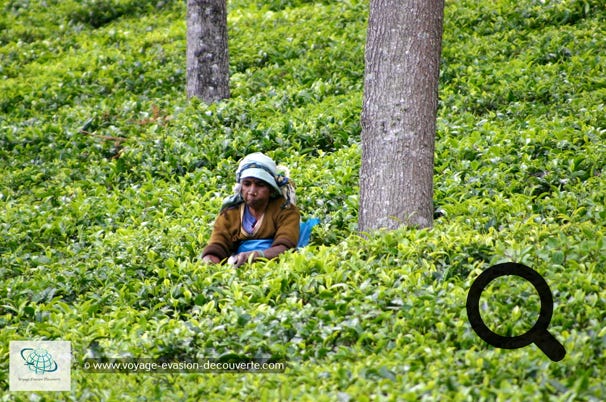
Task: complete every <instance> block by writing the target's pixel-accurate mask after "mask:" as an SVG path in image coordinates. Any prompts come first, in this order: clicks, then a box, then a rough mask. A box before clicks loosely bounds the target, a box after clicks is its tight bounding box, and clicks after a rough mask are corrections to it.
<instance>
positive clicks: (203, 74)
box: [187, 0, 229, 103]
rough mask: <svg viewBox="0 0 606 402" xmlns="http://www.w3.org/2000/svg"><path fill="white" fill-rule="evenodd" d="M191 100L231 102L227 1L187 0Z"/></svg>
mask: <svg viewBox="0 0 606 402" xmlns="http://www.w3.org/2000/svg"><path fill="white" fill-rule="evenodd" d="M187 96H188V97H189V98H191V97H192V96H197V97H199V98H200V99H202V100H203V101H204V102H207V103H211V102H214V101H217V100H220V99H225V98H229V51H228V45H227V4H226V0H187Z"/></svg>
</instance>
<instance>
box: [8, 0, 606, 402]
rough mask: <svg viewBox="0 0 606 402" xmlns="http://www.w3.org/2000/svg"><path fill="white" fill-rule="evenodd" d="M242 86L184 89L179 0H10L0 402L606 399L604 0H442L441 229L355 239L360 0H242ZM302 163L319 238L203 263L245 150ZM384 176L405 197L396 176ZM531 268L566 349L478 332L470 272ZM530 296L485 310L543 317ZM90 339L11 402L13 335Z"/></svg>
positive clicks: (232, 39)
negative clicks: (547, 295)
mask: <svg viewBox="0 0 606 402" xmlns="http://www.w3.org/2000/svg"><path fill="white" fill-rule="evenodd" d="M228 6H229V17H228V24H229V46H230V72H231V82H230V84H231V90H232V97H231V98H230V99H228V100H225V101H222V102H219V103H216V104H213V105H206V104H203V103H201V102H199V101H197V100H187V99H186V97H185V90H184V86H185V48H186V43H185V11H186V10H185V4H184V2H177V1H172V0H163V1H129V0H90V1H85V2H76V1H71V0H70V1H58V0H44V1H42V0H7V1H3V2H1V3H0V10H1V11H0V77H1V78H2V79H1V80H0V168H1V171H2V172H3V173H2V175H0V204H1V209H2V213H1V214H0V229H1V230H0V278H1V280H2V284H3V285H2V287H0V300H1V303H0V327H2V331H1V332H0V340H1V342H0V356H1V357H2V358H1V359H0V389H1V390H2V397H1V400H3V401H26V400H27V401H46V400H49V401H51V400H52V401H55V400H73V401H98V400H104V401H105V400H107V401H118V400H120V401H128V400H226V401H227V400H315V401H329V400H330V401H333V400H338V401H353V400H359V401H365V400H525V401H526V400H530V401H533V400H537V401H538V400H540V401H544V400H585V401H599V400H604V399H605V398H606V386H605V385H604V381H603V379H604V377H606V372H605V367H606V352H605V350H606V329H605V327H604V322H606V313H605V311H606V293H605V290H604V289H605V288H606V274H605V272H604V267H605V265H606V230H605V229H604V222H605V219H606V210H605V204H606V200H605V198H606V183H605V179H604V177H605V171H604V165H605V162H606V146H605V144H606V118H605V116H606V113H605V111H606V110H605V106H604V99H606V78H605V77H606V71H605V68H606V64H605V63H604V57H603V52H604V50H605V49H606V39H605V38H606V35H605V34H606V32H605V28H604V27H605V26H606V24H605V22H606V21H605V20H606V7H605V6H604V4H603V2H602V1H599V0H583V1H581V0H546V1H535V0H521V1H512V0H499V1H475V0H474V1H472V0H461V1H447V2H446V9H445V27H444V38H443V54H442V65H441V77H440V104H439V111H438V112H439V113H438V132H437V138H436V153H435V176H434V187H435V194H434V203H435V207H436V220H435V225H434V227H433V228H432V229H425V230H417V229H414V228H401V229H399V230H395V231H391V232H378V233H375V234H367V235H365V236H361V235H360V234H359V233H358V232H357V208H358V187H357V186H358V169H359V165H360V148H361V147H360V131H361V128H360V124H359V116H360V112H361V103H362V91H363V73H364V65H363V63H364V42H365V32H366V20H367V16H368V15H367V14H368V3H367V2H364V1H358V0H344V1H329V0H326V1H321V2H312V1H286V0H283V1H282V0H280V1H277V0H276V1H270V2H259V1H257V2H244V1H240V0H234V1H230V2H229V4H228ZM252 151H263V152H266V153H268V154H270V155H271V156H273V157H274V158H275V159H276V160H278V162H280V163H282V164H285V165H288V166H289V167H290V169H291V173H292V176H293V178H294V180H295V182H296V184H297V191H298V199H299V205H300V207H301V210H302V214H303V216H304V217H306V218H307V217H312V216H313V217H318V218H320V219H321V224H320V225H319V226H318V227H316V228H315V229H314V232H313V236H312V243H311V245H310V246H308V247H306V248H304V249H302V250H300V251H299V252H296V253H295V252H289V253H287V254H285V255H283V256H281V257H280V258H279V259H277V260H274V261H271V262H268V263H257V264H254V265H252V266H246V267H243V268H242V269H239V270H237V271H234V270H233V269H231V268H229V267H226V266H206V265H203V264H201V263H200V261H199V258H198V257H199V254H200V252H201V250H202V248H203V247H204V245H205V243H206V241H207V240H208V237H209V235H210V232H211V229H212V223H213V221H214V218H215V216H216V213H217V210H218V208H219V206H220V203H221V199H222V198H223V197H224V196H226V195H228V194H229V193H230V191H231V188H232V185H233V181H234V170H235V167H236V164H237V161H238V160H239V159H240V158H241V157H242V156H244V155H246V154H247V153H249V152H252ZM386 185H388V184H386ZM506 261H517V262H520V263H524V264H527V265H528V266H531V267H532V268H534V269H535V270H537V271H538V272H539V273H540V274H541V275H542V276H543V277H544V278H545V280H546V281H547V282H548V283H549V285H550V287H551V290H552V293H553V297H554V300H555V306H554V314H553V318H552V321H551V325H550V328H549V330H550V332H552V333H553V334H554V336H555V337H556V338H557V339H558V340H559V341H560V342H562V344H563V345H564V346H565V348H566V351H567V354H566V357H565V358H564V359H563V360H562V361H560V362H552V361H551V360H549V359H548V358H547V357H546V356H545V355H544V354H543V353H542V352H541V351H540V350H539V349H538V348H537V347H536V346H535V345H530V346H527V347H525V348H521V349H515V350H504V349H497V348H494V347H492V346H490V345H488V344H486V343H484V342H483V341H482V340H481V339H480V338H479V337H478V336H477V335H476V334H475V332H473V330H472V329H471V327H470V324H469V322H468V320H467V316H466V312H465V300H466V296H467V291H468V290H469V288H470V286H471V283H472V281H473V280H474V279H475V278H476V277H477V276H478V275H479V274H480V272H482V271H483V270H485V269H486V268H488V267H489V266H491V265H493V264H496V263H500V262H506ZM534 292H535V291H534V290H533V288H532V287H530V286H529V284H528V283H527V282H524V281H516V280H515V278H514V279H512V280H507V281H504V282H503V283H495V284H494V285H493V286H491V287H490V288H488V289H487V291H486V292H485V293H484V294H483V296H482V313H483V316H484V318H485V319H486V321H487V322H488V323H489V325H490V327H491V328H493V329H494V330H495V331H497V332H498V333H500V334H503V335H516V334H517V335H519V334H521V333H523V332H524V331H525V330H526V329H528V328H530V327H531V326H532V325H533V323H534V320H535V319H536V316H537V314H538V311H539V308H540V306H539V302H538V301H537V297H536V294H535V293H534ZM41 339H49V340H58V339H61V340H67V341H70V342H71V344H72V351H73V367H72V389H71V391H69V392H54V393H45V392H34V393H31V394H30V393H25V392H9V383H8V381H9V378H8V367H9V362H8V345H9V341H12V340H41ZM234 356H236V357H268V358H271V359H274V360H284V361H287V363H288V368H287V369H286V371H285V372H284V373H266V374H253V373H240V374H218V373H194V374H158V373H155V374H143V373H138V374H133V373H131V374H120V373H111V374H109V373H106V374H93V373H89V372H86V371H84V370H83V369H82V367H81V363H82V360H83V359H84V358H85V357H109V358H111V357H141V358H155V359H160V358H178V359H180V358H182V359H186V358H188V359H194V358H203V357H210V358H221V357H222V358H225V359H229V358H232V357H234Z"/></svg>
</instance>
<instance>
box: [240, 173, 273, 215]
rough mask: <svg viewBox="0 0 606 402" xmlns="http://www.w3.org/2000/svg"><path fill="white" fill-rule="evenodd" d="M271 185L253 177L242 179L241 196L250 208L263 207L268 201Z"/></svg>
mask: <svg viewBox="0 0 606 402" xmlns="http://www.w3.org/2000/svg"><path fill="white" fill-rule="evenodd" d="M270 196H271V187H270V186H269V184H267V183H265V182H264V181H263V180H259V179H256V178H254V177H245V178H244V179H242V198H244V201H245V202H246V205H248V206H249V207H252V208H259V207H264V206H265V205H266V204H267V203H268V202H269V197H270Z"/></svg>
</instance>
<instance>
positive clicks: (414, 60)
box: [359, 0, 444, 232]
mask: <svg viewBox="0 0 606 402" xmlns="http://www.w3.org/2000/svg"><path fill="white" fill-rule="evenodd" d="M443 15H444V0H399V1H398V0H371V3H370V18H369V22H368V36H367V43H366V52H365V62H366V71H365V81H364V104H363V107H362V165H361V169H360V209H359V229H360V231H363V232H364V231H372V230H376V229H380V228H386V229H395V228H397V227H399V226H401V225H407V226H419V227H430V226H432V224H433V201H432V198H433V154H434V141H435V131H436V114H437V105H438V78H439V62H440V52H441V43H442V21H443Z"/></svg>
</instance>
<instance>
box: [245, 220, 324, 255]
mask: <svg viewBox="0 0 606 402" xmlns="http://www.w3.org/2000/svg"><path fill="white" fill-rule="evenodd" d="M318 223H320V220H319V219H318V218H311V219H309V220H307V221H305V222H301V223H300V224H299V243H298V244H297V248H301V247H305V246H307V245H308V244H309V240H310V239H311V230H312V229H313V227H314V226H316V225H317V224H318ZM273 242H274V239H253V240H245V241H243V242H241V243H240V245H239V246H238V249H237V250H236V254H237V253H242V252H245V251H253V250H267V249H268V248H270V247H271V244H272V243H273Z"/></svg>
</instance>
